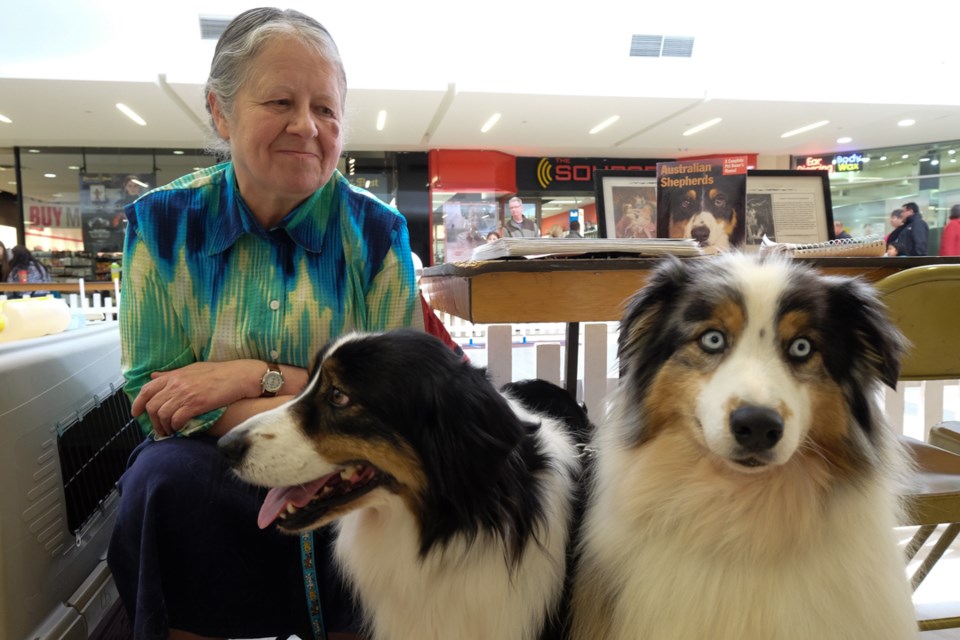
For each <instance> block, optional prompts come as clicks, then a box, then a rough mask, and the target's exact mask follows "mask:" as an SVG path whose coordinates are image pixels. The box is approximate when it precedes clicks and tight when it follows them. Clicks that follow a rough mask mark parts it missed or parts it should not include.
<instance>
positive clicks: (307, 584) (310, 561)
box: [300, 532, 327, 640]
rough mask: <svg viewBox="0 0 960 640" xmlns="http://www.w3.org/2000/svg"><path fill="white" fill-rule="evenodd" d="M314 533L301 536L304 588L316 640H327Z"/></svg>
mask: <svg viewBox="0 0 960 640" xmlns="http://www.w3.org/2000/svg"><path fill="white" fill-rule="evenodd" d="M313 546H314V545H313V533H312V532H308V533H301V534H300V562H301V564H302V565H303V588H304V590H305V591H306V593H307V610H308V611H309V612H310V626H311V627H312V628H313V638H314V640H327V630H326V628H324V626H323V609H322V608H321V607H320V591H319V590H318V589H317V565H316V563H315V562H314V549H313Z"/></svg>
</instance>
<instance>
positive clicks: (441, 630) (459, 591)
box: [220, 331, 588, 640]
mask: <svg viewBox="0 0 960 640" xmlns="http://www.w3.org/2000/svg"><path fill="white" fill-rule="evenodd" d="M587 429H588V422H587V419H586V415H585V413H584V412H583V411H582V409H581V408H580V407H579V406H578V405H577V404H576V402H574V401H573V399H572V398H570V396H569V395H568V394H567V393H566V392H565V391H564V390H563V389H560V388H559V387H556V386H554V385H550V384H548V383H544V382H542V381H534V382H526V383H515V384H511V385H508V387H507V388H505V390H504V392H503V393H500V392H498V391H497V390H496V389H495V388H494V387H493V386H492V384H491V383H490V382H489V380H488V379H487V377H486V374H485V371H484V370H483V369H480V368H477V367H474V366H472V365H470V364H469V363H464V362H462V360H461V359H460V358H458V357H457V356H456V355H454V353H453V352H452V351H451V350H450V349H448V348H447V347H446V346H444V345H443V344H442V343H441V342H440V341H439V340H437V339H435V338H433V337H431V336H429V335H427V334H425V333H420V332H414V331H394V332H387V333H380V334H351V335H347V336H345V337H342V338H339V339H336V340H334V341H332V342H331V343H329V344H328V345H327V346H325V347H324V348H323V349H322V350H321V351H320V352H319V354H318V355H317V358H316V362H315V364H314V366H313V370H312V372H311V377H310V381H309V382H308V384H307V386H306V388H304V390H303V391H302V392H301V393H300V394H299V395H298V396H297V397H296V398H295V399H294V400H292V401H290V402H288V403H286V404H285V405H283V406H281V407H278V408H276V409H273V410H271V411H268V412H265V413H263V414H260V415H258V416H256V417H254V418H252V419H250V420H248V421H246V422H245V423H243V424H242V425H239V426H238V427H237V428H235V429H234V430H232V431H231V432H230V433H229V434H227V435H226V436H224V437H223V438H222V439H221V441H220V448H221V451H223V452H224V454H225V455H227V456H228V458H229V459H230V460H231V462H232V464H233V466H234V468H235V469H236V471H237V473H238V474H239V475H240V477H241V478H243V479H244V480H247V481H249V482H251V483H254V484H258V485H262V486H268V487H276V489H274V490H271V491H270V493H269V494H268V497H267V499H266V500H265V502H264V506H263V509H262V511H261V513H260V525H261V526H262V527H266V526H271V525H272V524H273V523H274V522H275V523H276V526H278V527H279V528H280V529H281V530H283V531H287V532H291V533H295V532H301V531H306V530H311V529H314V528H317V527H319V526H322V525H324V524H327V523H331V522H336V524H335V526H336V527H337V529H338V532H337V538H336V555H337V558H338V560H339V562H340V565H341V568H342V570H343V571H344V573H345V575H346V577H347V579H348V581H349V583H350V584H351V585H352V587H353V589H354V591H355V592H356V594H357V596H358V598H359V600H360V603H361V606H362V609H363V611H364V622H365V626H366V632H367V634H368V635H369V636H371V637H372V638H373V639H374V640H394V639H396V640H401V639H402V640H412V639H414V638H416V639H418V640H420V639H434V640H452V639H457V640H462V639H475V640H490V639H492V638H496V639H497V640H508V639H516V640H536V639H538V638H547V637H550V638H553V637H559V635H558V634H559V633H561V632H562V630H563V627H564V619H563V613H564V612H563V611H561V608H562V607H561V605H560V602H561V599H562V596H563V594H564V588H565V580H566V578H567V574H568V567H567V561H568V556H567V551H568V541H569V538H570V535H571V533H570V532H571V520H572V518H573V517H574V511H575V510H576V506H577V504H576V495H577V487H578V483H579V482H580V479H579V469H580V461H579V457H578V453H579V450H578V449H577V448H576V444H577V440H578V439H582V437H583V435H584V434H585V432H586V431H587Z"/></svg>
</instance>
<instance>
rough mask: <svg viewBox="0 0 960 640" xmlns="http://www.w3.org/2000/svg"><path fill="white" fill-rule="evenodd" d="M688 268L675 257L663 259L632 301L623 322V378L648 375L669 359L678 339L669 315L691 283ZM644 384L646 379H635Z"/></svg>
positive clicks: (620, 347)
mask: <svg viewBox="0 0 960 640" xmlns="http://www.w3.org/2000/svg"><path fill="white" fill-rule="evenodd" d="M690 281H691V276H690V272H689V268H688V267H687V266H685V265H684V263H682V262H681V261H680V260H679V259H678V258H676V257H674V256H665V257H664V258H662V259H661V260H660V261H659V262H658V264H657V266H656V268H655V269H654V270H653V272H652V273H651V274H650V278H649V280H648V281H647V284H646V285H645V286H644V287H643V288H642V289H640V290H639V291H638V292H637V293H636V294H634V296H633V297H632V298H631V299H630V301H629V303H628V304H627V308H626V311H625V312H624V315H623V319H622V320H621V321H620V337H619V339H618V343H617V345H618V346H617V355H618V357H619V359H620V377H621V378H626V377H627V376H631V375H632V376H636V375H639V374H642V372H644V371H646V372H649V373H648V377H649V375H652V372H653V371H655V370H656V369H657V368H658V366H659V365H660V364H662V363H663V362H664V361H665V360H666V359H667V358H669V357H670V355H671V353H672V352H673V349H674V347H675V340H673V339H672V338H671V336H669V335H667V334H669V333H670V332H671V331H672V329H671V323H669V322H667V321H666V316H667V312H668V310H669V309H671V308H672V307H673V306H674V303H675V301H676V300H677V299H678V298H679V296H680V295H681V293H682V292H683V290H684V289H685V288H686V286H687V285H688V284H689V283H690ZM636 382H640V383H641V384H642V383H643V382H644V381H643V380H636Z"/></svg>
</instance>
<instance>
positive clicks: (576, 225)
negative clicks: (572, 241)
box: [567, 220, 583, 238]
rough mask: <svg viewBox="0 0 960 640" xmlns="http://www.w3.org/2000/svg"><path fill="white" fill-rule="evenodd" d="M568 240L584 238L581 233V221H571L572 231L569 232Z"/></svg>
mask: <svg viewBox="0 0 960 640" xmlns="http://www.w3.org/2000/svg"><path fill="white" fill-rule="evenodd" d="M567 237H568V238H582V237H583V234H582V233H580V221H579V220H571V221H570V231H569V232H567Z"/></svg>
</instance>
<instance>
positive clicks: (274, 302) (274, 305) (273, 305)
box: [270, 300, 280, 311]
mask: <svg viewBox="0 0 960 640" xmlns="http://www.w3.org/2000/svg"><path fill="white" fill-rule="evenodd" d="M270 308H271V309H273V310H274V311H276V310H277V309H279V308H280V301H279V300H271V301H270Z"/></svg>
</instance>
